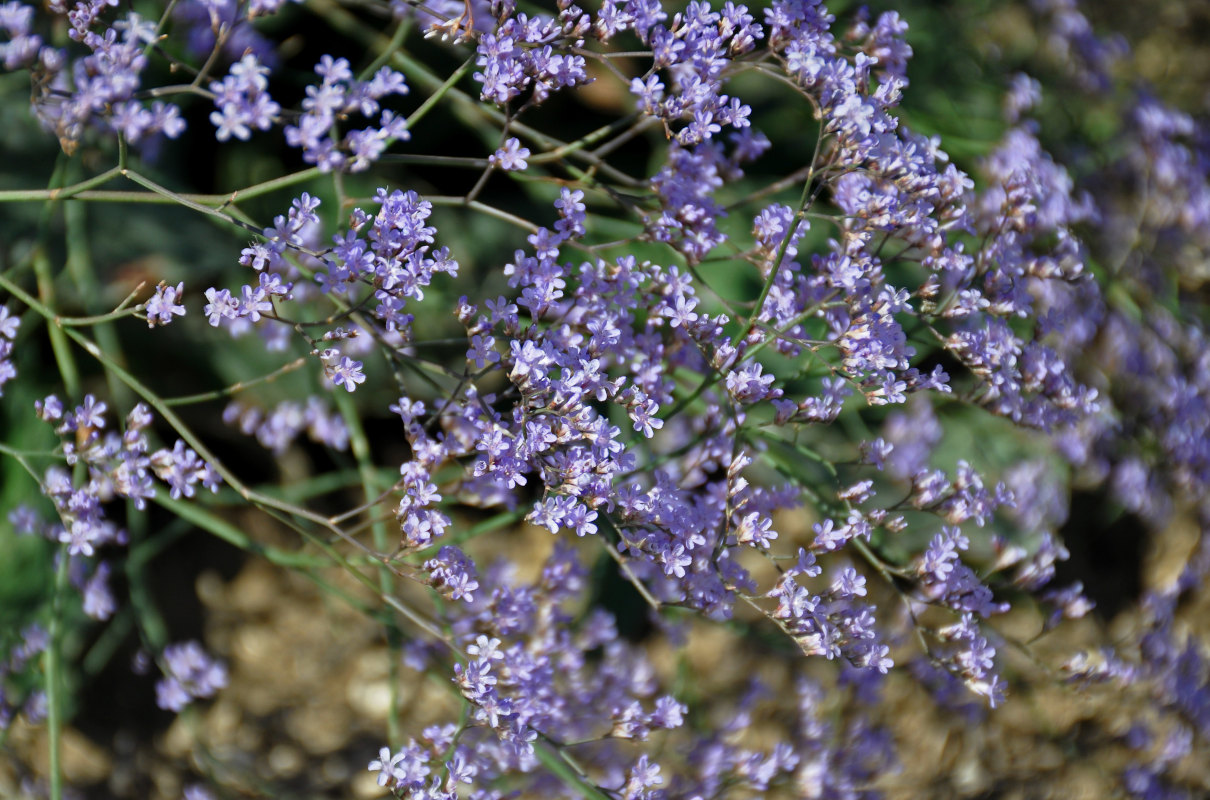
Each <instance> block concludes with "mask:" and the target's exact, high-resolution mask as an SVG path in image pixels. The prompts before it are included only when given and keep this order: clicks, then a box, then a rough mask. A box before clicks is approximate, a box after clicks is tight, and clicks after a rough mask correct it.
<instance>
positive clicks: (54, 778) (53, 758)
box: [46, 545, 71, 800]
mask: <svg viewBox="0 0 1210 800" xmlns="http://www.w3.org/2000/svg"><path fill="white" fill-rule="evenodd" d="M70 563H71V558H70V556H68V554H67V545H62V546H61V547H60V548H59V568H58V570H57V571H56V573H55V595H54V601H53V605H52V609H51V617H50V645H49V646H48V647H47V648H46V707H47V735H48V736H49V737H50V742H49V744H50V796H51V800H63V764H62V750H61V744H62V742H61V739H62V736H63V721H64V720H63V714H64V708H63V701H64V699H65V698H64V697H63V690H64V686H63V643H62V638H63V600H64V596H65V595H66V593H67V568H68V565H69V564H70Z"/></svg>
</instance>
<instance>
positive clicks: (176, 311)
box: [143, 282, 185, 328]
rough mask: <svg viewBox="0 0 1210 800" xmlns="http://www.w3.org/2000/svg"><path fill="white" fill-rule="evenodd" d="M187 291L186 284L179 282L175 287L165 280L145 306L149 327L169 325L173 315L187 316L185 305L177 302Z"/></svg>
mask: <svg viewBox="0 0 1210 800" xmlns="http://www.w3.org/2000/svg"><path fill="white" fill-rule="evenodd" d="M184 291H185V284H184V283H178V284H177V285H176V288H173V287H171V286H169V285H167V284H165V283H163V282H161V283H160V285H159V286H157V287H156V290H155V294H154V295H152V297H151V299H150V300H148V301H147V303H146V304H145V305H144V306H143V309H144V311H146V312H147V327H149V328H154V327H156V326H157V325H167V324H168V323H170V322H172V318H173V316H174V315H175V316H178V317H183V316H185V307H184V306H183V305H180V304H178V303H177V299H178V298H180V297H181V294H182V293H183V292H184Z"/></svg>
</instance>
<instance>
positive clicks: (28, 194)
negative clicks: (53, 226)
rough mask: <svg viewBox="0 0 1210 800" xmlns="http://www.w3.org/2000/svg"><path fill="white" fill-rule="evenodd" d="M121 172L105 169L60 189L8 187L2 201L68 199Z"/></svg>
mask: <svg viewBox="0 0 1210 800" xmlns="http://www.w3.org/2000/svg"><path fill="white" fill-rule="evenodd" d="M120 174H121V171H120V170H119V169H118V168H117V167H114V168H113V169H107V170H105V171H104V172H102V173H101V174H100V175H97V176H95V177H92V178H88V179H87V180H83V181H80V182H79V183H75V184H72V185H71V186H64V187H62V188H58V189H6V190H4V191H2V192H0V203H13V202H16V203H22V202H25V203H31V202H44V201H50V202H52V203H53V202H55V201H56V200H66V199H67V198H69V197H75V196H76V195H78V194H80V193H81V192H86V191H88V190H89V189H92V188H95V187H97V186H101V185H103V184H106V183H108V182H109V181H111V180H113V179H114V178H116V177H118V176H119V175H120Z"/></svg>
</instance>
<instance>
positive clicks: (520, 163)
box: [487, 137, 529, 172]
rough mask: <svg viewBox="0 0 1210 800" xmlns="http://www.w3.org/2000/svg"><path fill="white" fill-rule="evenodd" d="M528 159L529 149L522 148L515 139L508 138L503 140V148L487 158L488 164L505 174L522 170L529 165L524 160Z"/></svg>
mask: <svg viewBox="0 0 1210 800" xmlns="http://www.w3.org/2000/svg"><path fill="white" fill-rule="evenodd" d="M527 158H529V148H528V147H522V146H521V142H519V141H518V140H517V139H516V137H509V138H508V139H505V140H504V146H503V147H501V148H500V149H499V150H497V151H496V152H494V153H492V154H491V155H490V156H489V157H488V159H487V160H488V162H489V163H490V164H491V165H492V166H494V167H497V168H499V169H502V170H504V171H506V172H512V171H515V170H523V169H525V168H526V167H528V166H529V165H528V164H527V163H526V161H525V159H527Z"/></svg>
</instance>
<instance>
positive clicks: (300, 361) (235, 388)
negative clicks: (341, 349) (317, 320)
mask: <svg viewBox="0 0 1210 800" xmlns="http://www.w3.org/2000/svg"><path fill="white" fill-rule="evenodd" d="M308 360H309V359H308V357H307V356H299V357H298V358H296V359H294V360H293V361H291V362H289V363H288V364H284V365H282V366H280V367H278V368H277V369H275V370H273V371H272V372H270V373H268V374H267V375H261V376H260V377H259V378H250V379H248V380H246V381H237V382H235V383H233V384H231V385H230V386H225V387H223V388H222V389H214V390H213V391H209V392H201V393H199V394H190V395H183V396H181V397H166V398H164V405H168V406H185V405H191V404H193V403H203V402H205V401H207V400H218V399H219V398H222V397H229V396H231V395H233V394H236V393H238V392H242V391H243V390H244V389H247V388H249V387H251V386H256V385H257V384H261V383H272V382H273V381H275V380H277V379H278V378H280V377H281V376H282V375H285V374H287V373H290V372H293V371H294V370H296V369H299V368H301V367H303V366H305V365H306V364H307V362H308Z"/></svg>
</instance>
